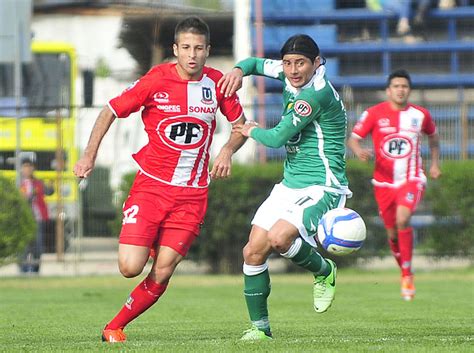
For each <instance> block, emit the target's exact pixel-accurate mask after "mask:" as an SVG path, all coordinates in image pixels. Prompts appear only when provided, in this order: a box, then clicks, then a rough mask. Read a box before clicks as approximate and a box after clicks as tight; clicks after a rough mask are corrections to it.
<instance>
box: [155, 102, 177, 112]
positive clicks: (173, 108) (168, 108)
mask: <svg viewBox="0 0 474 353" xmlns="http://www.w3.org/2000/svg"><path fill="white" fill-rule="evenodd" d="M156 107H157V108H158V109H159V110H161V111H163V112H165V113H180V112H181V106H180V105H179V104H160V105H157V106H156Z"/></svg>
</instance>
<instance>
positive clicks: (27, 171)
mask: <svg viewBox="0 0 474 353" xmlns="http://www.w3.org/2000/svg"><path fill="white" fill-rule="evenodd" d="M34 170H35V168H34V167H33V165H32V164H29V163H25V164H22V166H21V176H22V177H23V178H31V177H32V176H33V172H34Z"/></svg>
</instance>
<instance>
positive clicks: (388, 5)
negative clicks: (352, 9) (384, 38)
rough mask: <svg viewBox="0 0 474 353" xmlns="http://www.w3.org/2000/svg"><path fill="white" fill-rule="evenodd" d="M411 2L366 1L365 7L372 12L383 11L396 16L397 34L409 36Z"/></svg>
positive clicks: (410, 0)
mask: <svg viewBox="0 0 474 353" xmlns="http://www.w3.org/2000/svg"><path fill="white" fill-rule="evenodd" d="M422 1H424V0H422ZM411 2H412V0H366V5H367V8H368V9H370V10H372V11H382V10H384V11H389V12H393V13H395V14H397V15H398V23H397V34H398V35H400V36H405V35H409V34H410V31H411V27H410V16H411V5H412V4H411Z"/></svg>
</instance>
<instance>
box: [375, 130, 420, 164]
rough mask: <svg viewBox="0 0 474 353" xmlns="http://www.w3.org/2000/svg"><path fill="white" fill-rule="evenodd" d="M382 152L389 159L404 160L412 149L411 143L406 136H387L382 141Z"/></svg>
mask: <svg viewBox="0 0 474 353" xmlns="http://www.w3.org/2000/svg"><path fill="white" fill-rule="evenodd" d="M381 147H382V151H383V153H384V154H385V155H386V156H387V157H389V158H404V157H406V156H408V155H409V154H410V153H411V151H412V149H413V146H412V143H411V141H410V140H409V139H408V138H406V137H405V136H401V135H397V134H392V135H388V136H386V137H385V138H384V139H383V141H382V145H381Z"/></svg>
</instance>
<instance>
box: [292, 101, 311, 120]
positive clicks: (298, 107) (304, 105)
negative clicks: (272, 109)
mask: <svg viewBox="0 0 474 353" xmlns="http://www.w3.org/2000/svg"><path fill="white" fill-rule="evenodd" d="M312 111H313V109H311V105H309V103H308V102H306V101H303V100H297V101H296V102H295V112H296V113H297V114H298V115H300V116H303V117H305V116H309V115H311V113H312Z"/></svg>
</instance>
